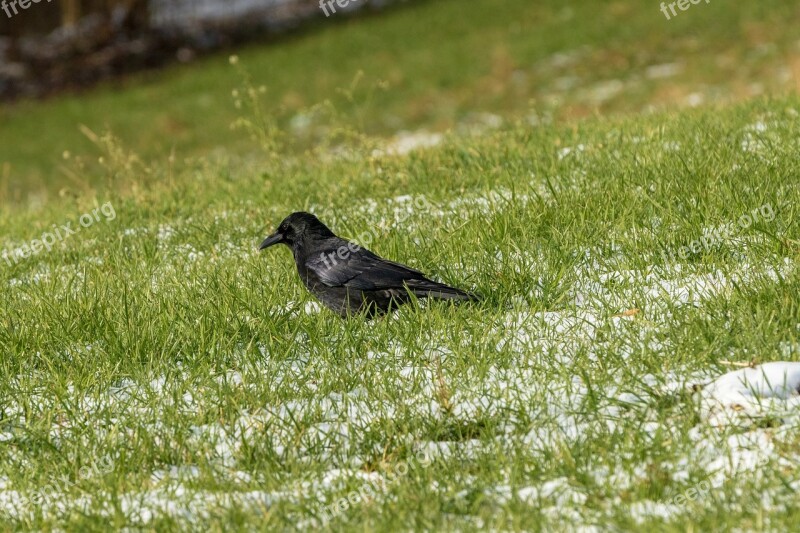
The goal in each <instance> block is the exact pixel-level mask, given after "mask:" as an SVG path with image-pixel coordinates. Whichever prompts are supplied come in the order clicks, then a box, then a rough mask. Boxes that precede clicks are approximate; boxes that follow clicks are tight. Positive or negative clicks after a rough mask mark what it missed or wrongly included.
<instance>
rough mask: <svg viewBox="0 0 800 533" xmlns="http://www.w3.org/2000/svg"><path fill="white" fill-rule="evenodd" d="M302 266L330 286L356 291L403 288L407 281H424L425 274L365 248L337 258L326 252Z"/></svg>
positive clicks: (334, 253)
mask: <svg viewBox="0 0 800 533" xmlns="http://www.w3.org/2000/svg"><path fill="white" fill-rule="evenodd" d="M305 267H306V268H307V269H308V270H310V271H311V272H313V273H314V274H315V275H316V276H317V277H318V278H319V279H320V281H322V283H324V284H325V285H327V286H329V287H343V286H347V287H349V288H353V289H358V290H381V289H391V288H402V287H403V285H404V283H405V282H406V281H407V280H412V279H425V276H424V274H422V272H420V271H418V270H414V269H413V268H409V267H407V266H405V265H401V264H400V263H395V262H394V261H388V260H386V259H383V258H381V257H379V256H377V255H375V254H374V253H372V252H370V251H369V250H367V249H365V248H360V249H358V250H356V251H355V252H352V253H350V254H349V255H348V256H347V258H346V259H340V258H339V256H338V255H337V254H336V250H335V249H334V250H327V251H324V252H322V253H320V254H316V255H315V256H313V257H310V258H308V259H307V260H306V261H305Z"/></svg>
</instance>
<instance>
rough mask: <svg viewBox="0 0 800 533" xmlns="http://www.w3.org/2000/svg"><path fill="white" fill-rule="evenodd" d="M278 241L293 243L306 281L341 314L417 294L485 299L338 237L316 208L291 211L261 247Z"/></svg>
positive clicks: (376, 309) (395, 303)
mask: <svg viewBox="0 0 800 533" xmlns="http://www.w3.org/2000/svg"><path fill="white" fill-rule="evenodd" d="M275 244H285V245H287V246H289V248H291V249H292V254H293V255H294V262H295V264H296V265H297V272H298V273H299V274H300V279H301V280H303V284H305V286H306V288H307V289H308V290H309V291H310V292H311V294H313V295H314V296H315V297H317V298H318V299H319V300H320V301H321V302H322V303H323V304H324V305H325V306H327V307H328V308H330V309H331V310H333V311H334V312H336V313H339V314H340V315H341V316H345V317H346V316H349V315H354V314H361V313H363V314H365V315H366V316H367V317H368V318H373V317H375V316H377V315H382V314H384V313H388V312H391V311H394V310H395V309H397V308H398V307H399V306H401V305H403V304H405V303H408V302H409V301H410V300H412V299H413V298H434V299H439V300H454V301H479V300H480V299H481V298H480V297H479V296H477V295H475V294H471V293H469V292H466V291H462V290H460V289H456V288H454V287H449V286H447V285H445V284H443V283H438V282H436V281H432V280H430V279H428V278H426V277H425V275H424V274H423V273H422V272H420V271H419V270H414V269H413V268H410V267H407V266H405V265H401V264H400V263H395V262H394V261H389V260H387V259H383V258H382V257H380V256H378V255H376V254H374V253H372V252H370V251H369V250H367V249H365V248H362V247H360V246H358V245H356V244H353V243H352V242H350V241H347V240H345V239H342V238H340V237H337V236H336V235H334V233H333V232H332V231H331V230H330V229H328V227H327V226H326V225H325V224H323V223H322V222H320V221H319V219H317V217H315V216H314V215H312V214H310V213H304V212H297V213H292V214H291V215H289V216H288V217H286V218H285V219H284V220H283V222H281V224H280V226H278V229H277V230H276V231H275V233H273V234H272V235H270V236H269V237H267V238H266V239H264V242H262V243H261V246H260V247H259V250H264V249H265V248H269V247H270V246H273V245H275Z"/></svg>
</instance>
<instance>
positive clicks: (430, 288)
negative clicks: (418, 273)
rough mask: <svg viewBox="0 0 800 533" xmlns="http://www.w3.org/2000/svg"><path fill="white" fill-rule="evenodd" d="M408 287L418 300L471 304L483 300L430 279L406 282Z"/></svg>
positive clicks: (475, 295)
mask: <svg viewBox="0 0 800 533" xmlns="http://www.w3.org/2000/svg"><path fill="white" fill-rule="evenodd" d="M406 285H407V286H408V288H409V289H410V290H411V292H413V293H414V296H416V297H417V298H436V299H439V300H459V301H470V302H480V301H481V300H482V299H483V298H481V297H480V296H479V295H477V294H473V293H471V292H467V291H462V290H461V289H456V288H455V287H450V286H449V285H445V284H444V283H438V282H436V281H431V280H428V279H426V280H416V279H415V280H410V281H407V282H406Z"/></svg>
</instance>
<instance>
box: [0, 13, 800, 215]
mask: <svg viewBox="0 0 800 533" xmlns="http://www.w3.org/2000/svg"><path fill="white" fill-rule="evenodd" d="M26 3H27V2H26ZM342 4H343V5H345V7H336V12H335V13H327V15H326V12H325V11H327V10H325V11H324V10H323V9H321V6H320V3H319V2H318V1H316V0H228V1H224V2H223V1H221V0H199V1H189V0H54V1H52V2H47V1H46V0H42V1H41V2H39V3H33V2H32V1H31V2H30V3H27V7H26V8H24V9H23V8H22V7H21V6H20V2H19V0H17V2H15V3H14V4H13V5H12V4H9V3H8V1H7V2H6V3H5V4H3V7H2V10H0V202H2V204H3V205H4V206H6V207H8V206H24V207H26V208H30V207H34V208H35V207H36V206H39V205H43V204H44V203H46V202H47V201H50V200H52V199H54V198H55V199H57V198H59V197H63V196H65V195H78V194H82V192H83V191H86V190H95V189H97V188H98V187H105V186H111V187H116V186H117V185H116V184H114V183H111V182H110V181H109V176H108V175H107V174H108V173H107V172H106V171H105V170H104V168H103V164H102V161H103V158H104V157H106V159H107V158H108V157H109V153H108V152H109V150H110V149H111V148H110V147H111V146H114V147H116V148H117V149H119V150H122V152H124V153H125V154H126V155H125V157H130V158H133V159H135V160H136V161H139V162H141V164H142V168H149V167H151V166H156V167H159V168H166V167H170V168H171V166H172V165H173V164H174V163H175V162H176V161H179V162H180V161H186V160H187V158H192V157H200V156H210V155H216V156H219V157H225V158H228V159H229V160H230V161H234V162H235V161H237V160H238V161H241V160H242V159H247V158H253V157H258V156H257V155H256V154H257V151H256V147H255V144H254V143H253V139H252V136H250V135H247V132H246V131H242V130H237V129H236V128H232V127H231V126H232V125H233V126H235V125H236V124H237V122H241V121H242V119H243V118H244V119H246V118H247V117H248V116H252V113H253V107H252V106H253V105H257V106H259V112H263V113H264V114H265V116H268V117H270V120H274V127H275V128H276V129H278V130H280V131H281V132H283V133H282V134H283V135H285V136H286V137H291V139H292V141H291V142H288V143H286V146H284V147H283V149H291V150H294V151H298V150H304V149H306V148H307V147H309V146H313V145H315V144H318V143H319V142H321V139H322V138H323V137H325V136H326V135H327V134H329V132H330V131H331V129H332V128H335V127H339V126H341V125H347V127H349V128H352V129H354V130H357V131H358V132H360V133H362V134H364V135H371V136H378V137H382V138H385V139H388V140H390V141H391V142H395V143H397V146H398V147H399V150H401V151H402V150H406V149H407V148H408V147H413V146H415V145H418V144H425V143H426V142H432V139H436V138H437V137H436V136H437V135H439V134H440V133H442V132H447V131H453V132H458V133H473V132H476V131H479V132H482V131H486V130H490V129H493V128H498V127H502V125H503V124H504V123H508V122H510V121H511V122H513V121H524V122H526V123H528V124H531V125H533V126H547V125H548V124H551V123H553V122H554V121H574V120H576V119H577V120H579V119H581V118H583V117H589V116H598V115H600V116H604V115H614V114H620V113H640V112H645V113H649V112H653V111H658V110H664V109H666V110H671V109H682V108H687V107H697V106H709V105H711V106H714V105H724V104H727V103H730V102H735V101H740V100H743V99H749V98H756V97H768V96H770V95H778V94H785V93H787V92H796V91H797V89H798V87H800V4H799V3H798V2H796V1H790V0H766V1H763V2H758V3H747V4H741V3H738V4H732V3H730V2H717V1H714V2H710V3H706V2H701V3H699V4H690V8H689V9H688V10H686V11H677V15H675V16H670V17H669V18H668V17H667V16H665V14H664V12H663V11H662V9H661V6H660V3H658V2H654V1H642V0H617V1H603V2H589V1H579V0H573V1H549V0H544V1H540V2H530V1H528V0H471V1H469V2H463V1H461V0H408V1H390V0H382V1H375V0H350V1H349V2H344V1H343V2H342ZM334 6H335V4H334ZM232 56H235V57H232ZM253 91H255V92H256V93H258V102H256V99H255V98H253V96H254V95H253ZM323 110H324V112H323ZM333 117H335V120H334V118H333ZM112 139H113V142H112ZM120 153H121V152H120ZM104 154H105V156H104ZM118 155H119V154H118ZM120 157H121V155H120Z"/></svg>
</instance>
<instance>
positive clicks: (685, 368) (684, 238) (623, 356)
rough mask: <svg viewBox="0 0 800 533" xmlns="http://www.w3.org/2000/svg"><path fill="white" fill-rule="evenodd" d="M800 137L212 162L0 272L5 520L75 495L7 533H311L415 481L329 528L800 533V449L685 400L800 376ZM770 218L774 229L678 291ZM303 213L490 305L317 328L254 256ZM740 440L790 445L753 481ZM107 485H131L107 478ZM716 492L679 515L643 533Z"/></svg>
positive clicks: (759, 129) (747, 117)
mask: <svg viewBox="0 0 800 533" xmlns="http://www.w3.org/2000/svg"><path fill="white" fill-rule="evenodd" d="M798 109H800V101H798V100H797V98H787V99H777V100H763V101H759V102H756V103H752V104H748V105H743V106H738V107H734V108H731V109H728V110H725V111H713V112H712V111H697V112H692V113H688V114H685V115H682V116H666V115H654V116H650V117H646V118H641V117H639V118H631V119H615V120H595V121H589V122H582V123H579V124H577V125H576V127H569V128H568V127H563V128H562V127H556V128H532V127H530V126H528V125H519V126H515V127H511V128H508V129H504V130H502V131H497V132H495V133H493V134H490V135H485V136H480V137H467V138H459V137H456V138H452V139H450V140H448V141H446V142H445V143H444V144H443V145H442V146H440V147H436V148H432V149H429V150H425V151H421V152H419V151H418V152H413V153H412V154H410V155H409V156H407V157H394V156H375V155H369V153H370V152H367V155H360V151H359V150H357V149H356V150H355V151H353V152H352V153H350V155H349V156H348V157H344V158H341V157H340V158H333V159H329V160H328V161H321V160H319V159H312V158H300V159H295V160H281V161H278V162H274V163H272V165H275V166H269V164H268V163H265V165H266V166H263V167H261V168H257V169H253V168H246V167H239V168H236V169H235V171H234V170H231V168H230V166H229V164H227V163H225V162H216V163H213V162H207V164H206V166H204V167H198V168H192V167H185V168H181V169H178V170H176V171H175V175H174V176H173V178H174V183H173V184H170V185H165V186H161V187H160V188H159V187H158V186H156V187H157V188H156V189H155V190H151V191H140V192H139V194H138V195H134V196H126V197H119V196H116V195H114V194H111V193H109V194H108V195H107V196H103V198H102V201H109V202H111V203H112V204H113V205H114V208H115V213H116V217H115V218H114V219H113V220H108V221H105V220H101V221H100V222H97V223H95V224H94V225H93V226H91V227H90V228H85V229H83V230H82V231H81V232H80V233H79V234H77V235H75V236H72V237H70V238H69V239H67V240H65V241H64V242H63V246H60V245H59V246H57V247H56V249H54V250H53V251H52V252H50V253H42V254H41V255H39V256H37V257H35V258H30V259H27V260H24V261H21V262H20V263H19V264H18V265H16V266H14V267H13V268H9V267H8V265H5V267H6V268H3V269H2V271H1V272H0V292H1V293H2V294H0V297H2V299H3V301H4V302H5V305H4V306H3V310H2V313H1V314H0V321H2V325H3V328H2V337H1V342H2V345H3V353H4V357H3V359H2V362H0V365H2V368H1V369H0V370H1V371H2V374H3V375H4V376H6V378H5V379H4V380H3V382H2V385H0V387H2V388H1V389H0V394H1V395H2V398H3V402H2V406H3V407H2V419H1V420H2V422H0V434H2V435H3V439H2V444H0V445H2V447H3V448H4V453H3V457H4V460H3V462H2V463H0V465H1V466H0V479H2V480H4V481H3V483H4V487H5V488H4V491H5V492H4V493H3V495H4V497H5V498H8V497H9V496H8V495H9V494H10V491H18V492H19V496H18V497H19V498H22V497H30V495H31V494H35V491H37V490H39V489H40V488H41V487H43V486H46V485H48V484H53V483H55V484H57V485H56V486H57V487H58V490H57V491H56V496H54V498H55V501H52V500H48V501H47V505H46V506H45V507H44V508H43V509H42V508H41V507H37V506H26V505H23V506H21V507H20V508H19V509H18V512H19V514H12V516H11V517H9V518H7V520H9V521H8V522H6V523H7V524H8V526H9V527H23V528H25V529H28V528H33V529H42V528H44V529H46V528H50V527H53V526H55V525H57V524H59V525H61V526H62V527H66V528H67V529H90V530H91V529H103V528H105V527H106V525H107V524H109V523H110V524H111V525H113V526H115V527H122V526H125V525H132V526H136V525H144V526H145V527H147V528H156V529H162V528H167V529H171V528H179V527H182V525H183V526H185V525H186V524H187V520H188V521H189V522H188V523H192V524H193V525H194V527H198V528H199V527H206V526H208V527H211V528H212V529H223V528H226V529H227V527H228V526H224V524H235V525H237V527H241V528H243V529H253V528H254V529H263V530H274V529H276V528H292V527H294V526H295V525H297V524H305V525H312V524H314V523H315V522H314V520H318V519H319V518H320V517H319V513H320V510H319V507H318V505H319V504H325V505H328V504H330V503H331V502H335V501H336V500H337V499H338V498H341V497H343V496H344V497H346V496H347V494H348V492H350V491H352V490H356V489H358V488H359V487H361V486H362V484H363V483H364V481H363V480H360V478H359V477H358V475H366V474H367V473H369V474H370V475H373V476H378V477H380V476H384V477H385V476H386V475H387V472H391V471H392V470H391V469H393V468H395V467H396V465H398V464H400V463H401V462H405V463H407V464H409V465H411V468H410V470H409V472H410V473H409V474H407V475H406V476H398V477H397V478H396V479H395V480H394V481H393V482H391V483H389V484H388V488H387V492H386V493H385V494H382V495H380V496H378V498H377V500H376V501H373V502H371V503H367V504H358V505H354V506H353V508H352V509H350V510H348V511H347V512H345V513H342V514H341V515H339V516H338V517H336V518H335V520H333V521H332V522H331V523H330V526H331V527H333V528H335V529H340V528H341V529H347V530H351V529H380V530H391V529H396V528H400V527H402V528H416V529H419V528H430V529H440V528H445V529H450V528H463V529H478V528H487V527H489V528H495V529H498V528H503V529H530V528H533V529H538V528H543V529H552V528H556V529H562V528H571V527H574V526H577V525H581V524H584V525H586V524H594V525H597V526H599V527H601V528H602V529H609V528H610V529H615V528H616V529H637V528H640V527H657V528H660V529H661V528H663V529H674V530H683V529H686V528H689V527H693V528H697V529H733V528H736V527H740V528H746V529H751V528H753V529H759V528H762V527H766V526H767V525H768V526H769V527H770V528H775V529H790V528H791V524H793V523H794V522H795V521H796V520H797V517H798V507H797V503H796V498H795V497H794V491H793V490H792V489H791V488H790V487H789V486H788V485H787V484H788V483H790V482H791V481H792V480H793V479H795V478H796V476H797V472H796V468H795V466H794V465H796V464H797V456H796V448H795V447H793V444H792V443H793V442H794V441H795V440H796V438H797V433H796V431H792V430H791V428H789V429H787V428H786V427H785V426H778V427H769V426H768V427H765V428H760V429H755V430H753V429H751V430H747V429H746V428H742V427H739V426H731V427H726V428H723V429H714V428H710V427H708V426H707V425H705V424H704V423H703V422H702V418H701V416H700V412H699V410H698V406H697V405H696V403H695V401H694V399H693V397H692V396H691V394H689V392H681V391H682V387H683V386H688V385H691V384H692V383H695V381H696V380H697V381H706V380H707V379H708V377H709V376H715V375H717V374H719V373H721V372H722V371H724V369H725V367H724V366H721V365H720V361H721V360H730V359H733V360H750V359H752V358H756V359H758V360H760V361H768V360H775V359H786V358H787V357H788V358H789V359H793V358H796V353H797V346H798V345H797V342H798V338H797V337H798V333H799V332H798V326H797V324H798V323H800V308H799V307H798V302H797V298H796V295H797V293H798V288H800V287H799V285H800V280H799V279H798V275H797V269H796V266H795V261H796V256H797V244H798V240H797V239H798V218H797V212H796V211H797V207H796V206H797V205H800V198H798V192H797V191H798V189H797V187H795V186H794V185H793V180H796V176H797V173H798V170H800V169H798V164H797V159H796V157H793V154H795V153H796V151H797V148H798V147H797V138H798V133H799V132H798V126H797V125H798V121H797V120H796V118H797V113H798ZM743 142H744V145H743ZM579 145H580V146H582V147H583V148H582V149H574V150H573V151H571V152H569V153H567V151H566V150H564V148H565V147H577V146H579ZM743 148H747V149H746V150H745V149H743ZM267 161H268V160H267ZM278 167H279V168H278ZM405 195H410V196H411V197H412V198H423V197H424V199H425V202H423V201H421V200H420V201H418V202H417V203H418V204H420V205H422V204H425V205H427V207H423V208H422V209H410V210H409V209H406V207H407V206H408V205H409V203H410V200H407V199H405V198H400V199H398V197H400V196H405ZM354 200H355V205H356V206H355V207H354ZM765 204H769V205H770V206H771V208H773V209H774V218H773V219H772V220H769V221H767V220H763V219H762V220H761V221H759V222H756V223H755V224H753V225H752V226H751V227H749V228H747V229H745V230H741V231H740V232H739V233H737V234H736V236H735V238H732V239H730V240H726V241H723V242H720V243H718V244H717V245H716V246H714V247H712V248H711V249H708V250H704V251H702V252H701V253H694V254H691V255H690V256H689V257H688V258H687V259H685V260H682V259H677V261H678V262H679V263H680V265H679V266H680V268H678V266H676V265H675V264H672V263H665V261H664V256H663V255H662V251H664V250H678V249H679V248H680V247H681V246H684V245H687V244H689V243H691V241H693V240H695V239H698V238H699V237H700V236H702V235H703V228H710V227H714V226H718V225H720V224H724V223H726V222H731V221H733V222H736V221H737V220H738V219H739V217H740V216H741V215H742V214H744V213H749V212H752V210H753V209H754V208H758V207H760V206H763V205H765ZM91 207H92V206H91V204H90V202H87V201H84V200H82V199H75V200H72V201H69V200H65V202H64V203H63V204H62V205H60V206H58V207H57V208H56V207H52V208H50V209H49V210H48V211H47V214H46V216H43V215H42V214H41V213H39V214H36V216H35V217H34V216H33V215H31V217H30V218H28V219H26V218H25V217H19V218H18V219H15V224H14V225H13V226H10V227H7V228H6V229H5V233H6V234H13V235H15V239H14V240H13V242H11V243H10V244H11V245H15V246H18V245H20V244H21V243H22V242H23V241H25V240H27V239H31V238H34V237H35V236H37V234H40V233H41V232H42V231H45V230H47V229H48V228H50V227H52V225H53V224H62V223H65V222H67V221H69V220H75V219H77V218H78V217H79V216H80V214H82V213H84V212H86V211H90V210H91ZM300 208H308V209H312V210H313V211H314V212H316V213H317V214H318V215H319V216H320V217H321V218H322V219H323V220H324V221H327V222H328V223H330V225H331V226H332V227H333V228H334V229H335V230H336V231H338V232H340V233H341V234H343V235H349V236H353V235H358V234H359V233H362V232H363V231H364V230H365V229H366V228H370V227H377V228H379V230H378V238H377V239H376V240H375V242H374V243H373V245H372V248H373V249H374V250H375V251H376V252H378V253H380V254H383V255H386V256H388V257H391V258H394V259H397V260H401V261H405V262H408V263H409V264H411V265H412V266H415V267H419V268H422V269H424V270H425V271H427V272H430V273H431V274H433V275H435V276H436V277H438V278H440V279H443V280H445V281H447V282H450V283H454V284H457V285H459V286H463V287H466V288H472V289H475V290H477V291H479V292H481V293H483V294H484V295H485V296H486V301H485V302H484V303H482V304H481V305H479V306H464V307H452V306H448V305H430V306H422V307H416V306H412V307H411V308H408V309H405V310H403V311H402V312H401V313H399V314H398V315H397V318H391V319H383V320H376V321H373V322H365V321H362V320H357V319H355V320H342V319H340V318H338V317H337V316H335V315H333V314H332V313H329V312H327V311H317V310H314V309H313V308H309V307H308V306H309V302H310V301H311V300H310V297H309V296H307V295H306V294H305V292H304V290H303V289H302V287H301V284H300V283H299V281H298V279H297V275H296V273H295V272H294V266H293V262H292V261H291V259H290V257H289V254H288V253H287V252H286V250H283V249H279V250H270V251H269V252H268V253H263V254H259V253H257V252H256V250H255V246H256V244H257V243H258V241H259V238H260V237H262V236H263V235H265V234H266V232H267V231H268V230H271V229H272V227H273V226H274V225H275V224H276V223H277V221H279V219H280V218H281V217H282V216H283V215H285V214H286V213H288V212H290V211H292V210H295V209H300ZM396 221H402V223H400V224H395V222H396ZM7 244H8V243H7ZM684 291H686V293H685V294H683V293H684ZM631 308H637V309H640V310H641V311H640V312H639V313H638V314H636V315H634V316H632V317H631V318H619V317H616V316H615V315H618V314H620V313H623V312H625V311H626V310H628V309H631ZM645 376H649V377H646V378H645ZM159 380H160V381H159ZM736 434H740V435H745V436H753V435H763V436H764V438H769V439H772V442H774V443H775V450H776V451H775V452H774V453H773V454H772V455H771V456H769V457H768V459H769V461H770V462H769V468H765V469H764V470H763V471H760V472H757V473H756V472H752V471H747V470H745V471H743V472H733V471H728V470H726V469H723V471H721V472H718V471H715V470H714V468H712V467H713V463H712V461H713V460H715V459H717V458H719V457H725V456H726V455H732V456H735V455H737V454H741V453H744V452H743V451H742V450H741V449H738V447H737V446H735V445H732V444H731V441H729V440H728V438H729V437H730V435H736ZM781 446H782V447H783V448H781ZM440 448H441V449H445V448H446V449H447V450H449V451H448V452H447V453H445V452H443V451H441V450H440ZM706 448H707V449H706ZM779 449H780V450H781V451H778V450H779ZM434 450H440V451H438V452H435V453H434ZM445 451H446V450H445ZM424 453H430V454H431V455H430V456H431V457H432V458H433V459H432V461H431V464H430V465H428V466H422V465H421V464H420V463H419V462H418V461H415V459H414V457H415V454H424ZM780 457H783V458H784V459H788V460H789V461H790V462H784V463H779V461H780ZM98 458H103V460H105V461H107V463H103V464H104V465H105V464H108V465H110V466H109V467H108V469H102V468H94V471H95V472H97V473H96V474H93V475H87V476H80V475H79V472H80V469H81V467H88V470H85V472H86V471H88V472H92V465H93V464H95V462H96V461H98V460H99V459H98ZM105 458H108V459H105ZM176 466H177V467H180V468H182V469H184V470H183V471H181V472H183V473H184V474H186V476H187V477H183V478H182V477H180V475H179V472H178V471H174V472H173V473H172V474H169V470H170V468H172V467H176ZM187 469H192V470H187ZM164 470H166V471H167V473H166V474H164V473H159V472H161V471H164ZM401 470H402V467H401ZM336 472H339V473H338V474H337V473H336ZM359 472H360V473H361V474H358V473H359ZM678 472H681V474H678ZM326 476H327V477H326ZM337 476H341V479H340V480H339V481H338V482H331V483H329V482H328V481H325V480H326V479H328V480H329V479H339V478H338V477H337ZM60 480H67V481H60ZM712 482H713V483H715V488H714V489H713V490H711V491H707V492H704V493H702V494H701V495H700V496H699V497H697V498H695V499H694V500H690V501H689V503H688V504H684V505H682V506H678V505H675V506H674V508H672V511H671V513H670V514H668V515H667V517H666V518H659V517H658V515H657V514H654V513H648V512H646V511H641V512H637V511H636V510H635V509H637V508H638V507H637V506H642V505H648V502H650V503H652V502H656V503H665V502H674V501H675V498H677V497H678V496H679V495H681V494H684V493H686V492H687V491H689V490H691V489H693V488H696V487H697V486H698V485H699V484H701V483H712ZM703 486H705V485H703ZM177 487H180V488H181V491H182V492H181V491H179V492H178V493H176V494H173V493H171V492H170V491H174V490H176V488H177ZM531 487H532V488H531ZM520 490H521V491H522V492H521V493H520V492H519V491H520ZM764 493H767V494H769V495H770V498H771V502H772V503H771V504H770V505H771V506H770V507H768V508H765V509H762V508H761V507H760V506H756V505H754V504H753V502H755V501H758V502H760V501H762V500H761V498H762V494H764ZM520 494H522V495H523V496H525V497H530V499H525V498H522V497H520ZM532 494H538V496H537V497H536V498H533V497H531V495H532ZM692 494H694V493H692ZM24 495H27V496H24ZM226 498H230V499H228V500H226ZM139 500H141V501H140V502H139V503H136V502H137V501H139ZM161 500H164V501H167V500H168V501H172V502H173V504H174V505H177V507H176V509H178V510H177V511H175V512H171V513H170V512H161V511H163V509H162V507H161V504H159V503H158V502H159V501H161ZM59 502H60V503H59ZM192 502H194V503H192ZM59 504H60V505H63V507H57V506H56V505H59ZM58 509H62V511H59V510H58ZM6 510H8V506H6ZM184 511H185V513H184ZM142 513H144V514H142ZM148 513H152V516H151V515H150V514H148ZM637 517H638V518H637ZM637 520H639V521H641V524H640V522H637Z"/></svg>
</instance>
